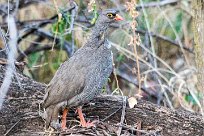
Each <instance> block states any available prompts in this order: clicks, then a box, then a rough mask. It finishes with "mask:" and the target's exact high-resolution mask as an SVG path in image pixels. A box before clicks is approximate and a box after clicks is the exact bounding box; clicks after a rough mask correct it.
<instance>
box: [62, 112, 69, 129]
mask: <svg viewBox="0 0 204 136" xmlns="http://www.w3.org/2000/svg"><path fill="white" fill-rule="evenodd" d="M67 113H68V109H67V108H65V109H64V111H63V114H62V123H61V127H62V130H65V129H67V127H66V122H67V121H66V118H67Z"/></svg>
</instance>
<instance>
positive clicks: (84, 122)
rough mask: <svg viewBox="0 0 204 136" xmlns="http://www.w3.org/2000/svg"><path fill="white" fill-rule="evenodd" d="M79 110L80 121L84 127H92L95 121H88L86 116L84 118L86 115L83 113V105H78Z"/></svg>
mask: <svg viewBox="0 0 204 136" xmlns="http://www.w3.org/2000/svg"><path fill="white" fill-rule="evenodd" d="M77 112H78V114H79V119H80V123H81V125H82V127H86V128H90V127H94V126H95V125H94V123H93V122H89V121H88V122H86V120H85V118H84V115H83V113H82V108H81V107H78V108H77Z"/></svg>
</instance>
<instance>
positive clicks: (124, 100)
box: [117, 97, 127, 136]
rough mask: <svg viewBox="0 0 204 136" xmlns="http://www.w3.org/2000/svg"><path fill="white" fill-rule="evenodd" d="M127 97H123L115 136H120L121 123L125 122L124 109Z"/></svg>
mask: <svg viewBox="0 0 204 136" xmlns="http://www.w3.org/2000/svg"><path fill="white" fill-rule="evenodd" d="M126 101H127V97H123V108H122V115H121V119H120V124H119V128H118V130H117V135H118V136H120V134H121V131H122V125H123V122H124V120H125V109H126V104H127V102H126Z"/></svg>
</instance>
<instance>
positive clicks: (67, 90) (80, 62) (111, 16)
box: [43, 9, 123, 130]
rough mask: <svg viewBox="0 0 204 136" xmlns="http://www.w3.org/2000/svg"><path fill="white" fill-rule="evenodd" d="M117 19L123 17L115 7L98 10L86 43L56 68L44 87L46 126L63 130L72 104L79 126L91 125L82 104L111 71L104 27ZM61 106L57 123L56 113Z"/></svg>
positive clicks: (95, 94)
mask: <svg viewBox="0 0 204 136" xmlns="http://www.w3.org/2000/svg"><path fill="white" fill-rule="evenodd" d="M120 20H123V18H122V17H121V16H120V15H119V14H118V11H117V10H114V9H106V10H103V11H101V12H100V13H99V16H98V19H97V21H96V23H95V26H94V28H93V29H92V33H91V35H90V37H89V38H88V40H87V42H86V43H85V44H84V45H83V46H82V47H81V48H79V49H78V50H77V51H76V52H75V53H74V54H73V56H72V57H70V58H69V59H68V60H67V61H65V62H64V63H62V64H61V66H60V67H59V68H58V70H57V71H56V73H55V75H54V77H53V78H52V79H51V81H50V83H49V84H48V85H47V87H46V89H45V92H46V93H45V96H44V99H43V107H44V111H45V112H44V113H45V114H44V118H45V122H46V123H45V124H46V127H47V128H49V126H51V127H52V128H54V129H60V128H61V129H63V130H64V129H66V116H67V113H68V109H69V108H72V107H77V110H76V111H77V112H78V115H79V118H80V123H81V126H82V127H91V126H93V124H92V123H91V122H86V120H85V119H84V116H83V113H82V106H83V104H85V103H88V102H89V101H91V100H92V99H94V97H96V96H97V95H98V94H100V92H101V90H102V88H103V86H104V85H105V84H106V83H107V80H108V78H109V76H110V74H111V73H112V71H113V62H112V61H113V59H112V51H111V46H110V44H109V42H108V40H107V39H106V30H107V29H108V28H109V26H110V24H112V23H114V22H117V21H120ZM65 105H66V106H65ZM64 106H65V108H64V110H63V115H62V121H61V124H60V123H59V120H58V114H59V110H60V108H62V107H64Z"/></svg>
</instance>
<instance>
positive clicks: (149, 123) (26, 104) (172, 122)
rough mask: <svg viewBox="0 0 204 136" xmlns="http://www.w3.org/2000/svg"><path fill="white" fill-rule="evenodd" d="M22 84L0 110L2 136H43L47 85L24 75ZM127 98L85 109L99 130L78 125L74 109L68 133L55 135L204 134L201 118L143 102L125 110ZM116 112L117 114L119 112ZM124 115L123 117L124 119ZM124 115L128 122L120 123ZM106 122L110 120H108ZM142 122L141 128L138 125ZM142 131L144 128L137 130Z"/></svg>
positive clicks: (100, 101)
mask: <svg viewBox="0 0 204 136" xmlns="http://www.w3.org/2000/svg"><path fill="white" fill-rule="evenodd" d="M4 73H5V68H4V67H3V66H1V65H0V84H1V83H2V80H3V78H4ZM17 76H18V80H19V82H20V83H21V87H22V88H20V87H19V85H18V82H17V80H16V79H13V81H12V84H11V86H10V89H9V92H8V95H7V97H6V99H5V102H4V104H3V109H2V110H1V111H0V130H1V131H0V135H3V134H7V135H37V134H40V135H43V134H48V133H51V132H45V130H44V121H43V120H42V119H41V118H40V117H39V116H38V106H39V105H38V104H39V103H40V102H41V100H42V98H43V94H44V88H45V87H46V85H45V84H41V83H38V82H35V81H33V80H32V79H30V78H28V77H25V76H23V75H21V74H17ZM123 101H124V97H122V96H111V95H106V96H104V95H102V96H98V97H97V98H96V99H94V100H93V101H92V102H91V103H90V104H86V105H84V107H83V112H84V113H85V115H86V118H88V119H93V118H98V119H99V124H97V127H96V129H84V128H81V127H77V126H76V123H74V122H76V120H77V118H76V115H75V113H74V109H70V113H69V116H68V122H67V125H68V126H70V127H69V129H68V130H67V131H66V132H52V133H53V134H59V133H61V134H67V135H99V134H102V135H105V134H109V135H115V134H116V133H117V130H118V127H122V130H121V134H125V135H126V134H127V135H128V134H132V135H136V134H137V132H139V133H140V134H141V135H143V134H149V135H150V134H155V135H168V136H177V135H189V136H192V135H199V136H201V135H204V121H203V119H202V116H201V115H198V114H194V113H190V112H185V111H172V110H170V109H168V108H165V107H161V106H157V105H155V104H152V103H150V102H147V101H143V100H139V101H138V104H137V105H135V107H134V108H132V109H130V108H128V105H127V107H125V114H124V109H123V107H124V106H123V104H124V103H123ZM115 111H116V112H115ZM122 111H123V114H122ZM121 115H122V116H121ZM123 116H124V122H123V121H122V122H123V123H120V122H121V120H123V119H121V117H122V118H123ZM107 117H108V118H107ZM104 119H106V120H104ZM138 122H141V127H138V126H137V125H136V124H138ZM137 128H141V129H137Z"/></svg>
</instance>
